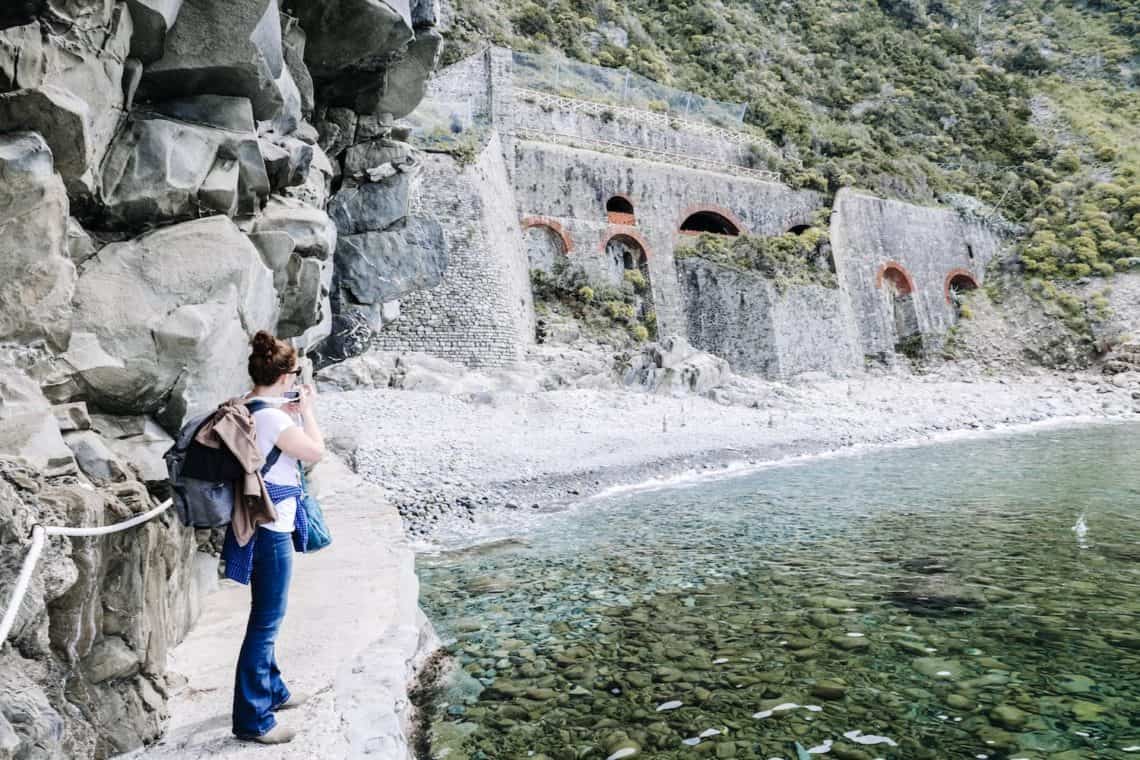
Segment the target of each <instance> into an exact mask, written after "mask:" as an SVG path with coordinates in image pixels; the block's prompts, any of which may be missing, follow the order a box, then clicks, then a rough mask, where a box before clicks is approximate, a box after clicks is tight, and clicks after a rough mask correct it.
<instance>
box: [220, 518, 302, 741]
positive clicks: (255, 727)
mask: <svg viewBox="0 0 1140 760" xmlns="http://www.w3.org/2000/svg"><path fill="white" fill-rule="evenodd" d="M292 574H293V538H292V535H291V534H289V533H278V532H275V531H272V530H268V529H266V528H258V529H257V536H256V543H255V545H254V549H253V575H252V577H251V578H250V584H249V586H250V592H251V594H252V597H253V599H252V602H251V604H250V608H249V623H248V624H247V625H246V628H245V640H244V641H243V642H242V644H241V654H240V655H238V664H237V675H236V677H235V678H234V714H233V732H234V734H236V735H237V736H242V737H254V736H261V735H262V734H265V733H266V732H268V731H269V730H270V729H272V728H273V727H274V726H275V725H277V719H276V718H274V717H273V711H274V710H276V709H277V708H278V707H280V706H281V705H283V704H285V703H286V702H287V701H288V700H289V690H288V689H286V688H285V682H284V681H282V680H281V671H280V670H278V668H277V657H276V656H275V655H274V652H273V644H274V642H275V641H276V639H277V629H278V628H280V627H281V621H282V620H284V618H285V604H286V602H287V601H288V598H289V579H290V577H291V576H292Z"/></svg>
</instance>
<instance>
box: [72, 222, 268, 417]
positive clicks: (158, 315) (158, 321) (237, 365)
mask: <svg viewBox="0 0 1140 760" xmlns="http://www.w3.org/2000/svg"><path fill="white" fill-rule="evenodd" d="M206 252H209V255H206ZM276 319H277V304H276V296H275V293H274V289H273V275H272V273H271V272H270V271H269V269H268V268H267V267H266V266H265V265H264V263H262V260H261V256H260V255H259V254H258V252H257V249H256V248H254V246H253V244H252V243H250V242H249V240H248V239H247V238H246V237H245V236H244V235H242V233H241V231H240V230H238V228H237V227H236V226H235V225H234V224H233V222H231V221H230V220H228V219H226V218H225V217H222V216H212V217H207V218H205V219H199V220H196V221H192V222H184V223H182V224H178V225H174V226H171V227H164V228H162V229H159V230H156V231H155V232H152V233H149V234H147V235H143V236H142V237H139V238H137V239H135V240H131V241H127V242H123V243H112V244H111V245H108V246H107V247H105V248H103V249H102V250H101V251H99V253H98V254H96V256H95V258H93V259H92V260H91V261H90V262H88V264H87V265H86V267H85V268H84V272H83V275H82V276H81V277H80V278H79V282H78V283H77V285H76V289H75V317H74V325H73V332H72V336H71V344H70V346H69V348H68V351H67V353H66V354H65V358H66V359H67V361H68V362H69V363H70V364H71V365H72V366H73V367H74V368H75V371H76V373H77V374H78V376H79V377H80V378H81V380H82V382H83V384H84V386H85V387H86V388H87V390H88V391H89V394H90V398H91V399H92V400H93V401H96V402H97V403H98V404H99V405H100V406H101V407H103V408H105V409H109V410H112V411H120V412H124V413H133V412H157V413H159V414H160V416H161V418H162V419H163V420H164V421H166V422H167V424H168V425H169V427H170V428H176V427H177V425H178V424H179V422H180V421H181V420H182V419H184V417H185V416H186V415H188V414H191V413H193V412H195V411H202V410H204V409H206V408H208V407H209V406H211V405H213V404H217V403H218V401H219V400H220V399H224V398H227V397H228V396H230V395H233V394H234V393H235V392H237V391H240V390H241V389H242V388H244V387H245V386H246V384H247V382H248V378H247V377H246V371H245V357H246V353H247V345H248V341H249V337H250V335H251V334H252V333H253V332H255V331H257V330H260V329H273V327H274V326H275V324H276Z"/></svg>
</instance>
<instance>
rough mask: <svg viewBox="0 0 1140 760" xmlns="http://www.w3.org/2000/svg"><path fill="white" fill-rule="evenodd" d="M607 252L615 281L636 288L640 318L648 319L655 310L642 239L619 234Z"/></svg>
mask: <svg viewBox="0 0 1140 760" xmlns="http://www.w3.org/2000/svg"><path fill="white" fill-rule="evenodd" d="M639 237H640V236H639ZM605 252H606V262H607V264H608V267H609V270H610V276H611V278H612V280H613V282H614V284H615V285H616V286H618V287H629V288H632V289H633V293H634V296H636V302H635V303H634V306H635V307H636V309H637V315H638V318H639V319H645V318H646V317H647V316H648V315H649V314H650V313H652V311H653V286H652V283H651V281H650V279H649V254H648V252H647V251H646V250H645V246H644V245H643V243H642V241H641V240H640V239H638V238H635V237H633V236H632V235H625V234H620V233H619V234H617V235H614V236H613V237H611V238H610V239H609V240H607V241H606V243H605Z"/></svg>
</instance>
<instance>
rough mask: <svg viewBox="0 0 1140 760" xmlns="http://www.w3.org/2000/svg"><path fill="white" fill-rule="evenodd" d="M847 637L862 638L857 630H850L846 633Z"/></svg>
mask: <svg viewBox="0 0 1140 760" xmlns="http://www.w3.org/2000/svg"><path fill="white" fill-rule="evenodd" d="M847 638H849V639H861V638H863V634H861V633H858V632H857V631H851V632H850V633H848V634H847Z"/></svg>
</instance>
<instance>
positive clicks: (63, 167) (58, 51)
mask: <svg viewBox="0 0 1140 760" xmlns="http://www.w3.org/2000/svg"><path fill="white" fill-rule="evenodd" d="M86 10H87V12H86V13H84V14H83V18H82V19H81V22H78V23H73V24H71V25H65V26H62V27H59V26H56V27H52V26H49V25H48V24H47V23H46V22H40V21H35V22H32V23H29V24H26V25H24V26H19V27H13V28H10V29H3V30H0V91H3V92H4V94H3V95H0V132H8V131H12V130H16V129H32V130H35V131H37V132H40V133H41V134H42V135H43V136H44V138H45V140H46V141H47V143H48V144H49V145H50V146H51V150H52V153H53V155H54V157H55V167H56V171H58V172H59V173H60V175H61V176H62V177H63V180H64V183H65V185H66V186H67V189H68V192H69V193H70V194H71V195H72V196H73V197H86V196H89V195H91V194H92V193H94V192H95V188H96V186H97V184H98V180H97V171H98V168H99V165H100V163H101V162H102V159H103V155H104V153H105V152H106V148H107V145H108V144H109V143H110V141H111V138H112V137H113V136H114V134H115V130H116V129H117V128H118V124H119V119H120V117H121V115H122V108H123V102H124V90H123V86H122V84H123V80H124V66H125V62H126V61H127V59H128V56H129V52H130V42H131V32H132V27H133V25H132V23H131V16H130V13H129V12H128V11H127V8H126V6H125V5H123V4H115V3H106V2H103V3H99V4H93V5H92V7H90V8H88V9H86Z"/></svg>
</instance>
